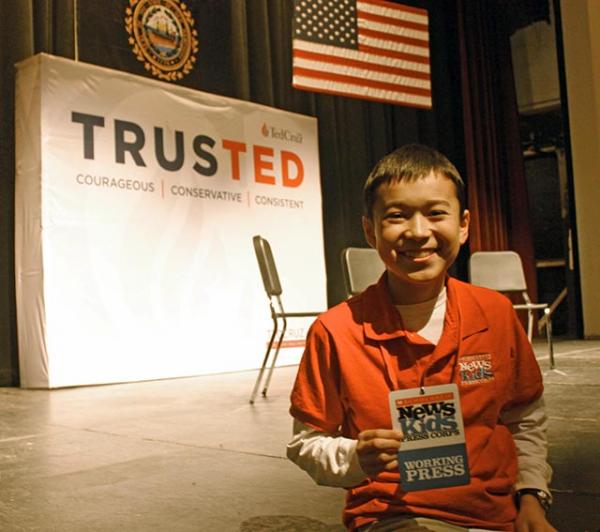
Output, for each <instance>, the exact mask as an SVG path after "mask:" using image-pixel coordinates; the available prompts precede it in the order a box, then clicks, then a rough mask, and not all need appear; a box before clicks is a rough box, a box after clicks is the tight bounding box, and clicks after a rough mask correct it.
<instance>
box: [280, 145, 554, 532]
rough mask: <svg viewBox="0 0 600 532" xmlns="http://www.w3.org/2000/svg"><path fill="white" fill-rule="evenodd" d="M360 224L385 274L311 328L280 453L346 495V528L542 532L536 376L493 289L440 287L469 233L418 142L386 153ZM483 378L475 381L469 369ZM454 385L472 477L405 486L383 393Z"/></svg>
mask: <svg viewBox="0 0 600 532" xmlns="http://www.w3.org/2000/svg"><path fill="white" fill-rule="evenodd" d="M364 203H365V215H364V217H363V228H364V232H365V236H366V238H367V241H368V243H369V244H370V245H371V246H372V247H373V248H375V249H376V250H377V252H378V254H379V256H380V257H381V259H382V260H383V262H384V264H385V267H386V272H385V273H384V275H383V276H382V277H381V279H380V280H379V282H378V283H377V284H376V285H373V286H371V287H369V288H368V289H367V290H365V291H364V292H363V293H362V294H360V295H358V296H356V297H354V298H351V299H350V300H348V301H346V302H343V303H341V304H340V305H337V306H336V307H333V308H332V309H330V310H329V311H327V312H325V313H324V314H322V315H321V316H319V318H318V319H317V320H316V321H315V323H314V324H313V325H312V327H311V329H310V331H309V334H308V337H307V342H306V349H305V352H304V355H303V357H302V361H301V363H300V367H299V370H298V375H297V378H296V382H295V385H294V389H293V391H292V395H291V408H290V413H291V414H292V416H293V418H294V437H293V439H292V441H291V442H290V443H289V444H288V448H287V452H288V457H289V458H290V459H291V460H293V461H294V462H295V463H296V464H298V465H299V466H300V467H301V468H302V469H304V470H305V471H307V472H308V473H309V474H310V475H311V476H312V477H313V478H314V479H315V481H316V482H317V483H319V484H323V485H330V486H339V487H344V488H347V490H348V492H347V497H346V506H345V509H344V523H345V524H346V526H347V527H348V529H349V530H359V531H366V530H368V531H373V532H375V531H393V530H433V531H452V530H455V531H461V530H462V531H464V530H471V531H475V530H504V531H513V530H516V531H517V532H550V531H554V529H553V528H552V527H551V525H550V524H549V523H548V522H547V520H546V518H545V507H546V506H547V503H548V502H549V501H550V496H549V490H548V481H549V479H550V475H551V470H550V467H549V466H548V464H547V462H546V454H547V450H546V447H547V445H546V438H545V429H546V417H545V413H544V408H543V401H542V392H543V385H542V378H541V374H540V370H539V367H538V364H537V362H536V360H535V357H534V354H533V351H532V349H531V346H530V344H529V342H528V340H527V337H526V335H525V333H524V331H523V330H522V327H521V325H520V323H519V322H518V319H517V318H516V316H515V313H514V311H513V309H512V305H511V303H510V302H509V301H508V300H507V299H506V298H505V297H504V296H501V295H500V294H498V293H496V292H493V291H491V290H487V289H484V288H480V287H474V286H471V285H468V284H466V283H462V282H460V281H458V280H456V279H453V278H450V277H449V276H448V275H447V271H448V269H449V268H450V266H451V265H452V263H453V262H454V261H455V260H456V257H457V255H458V252H459V249H460V246H461V245H462V244H464V243H465V242H466V240H467V237H468V231H469V212H468V211H467V210H466V209H465V206H464V184H463V182H462V179H461V177H460V175H459V173H458V171H457V170H456V168H455V167H454V166H453V165H452V164H451V163H450V162H449V161H448V160H447V159H446V158H445V157H444V156H443V155H442V154H440V153H439V152H437V151H435V150H433V149H431V148H428V147H426V146H421V145H417V144H411V145H407V146H404V147H402V148H400V149H398V150H396V151H394V152H392V153H391V154H389V155H387V156H386V157H384V158H383V159H382V160H381V161H380V162H379V163H378V164H377V165H376V166H375V168H374V169H373V171H372V172H371V174H370V175H369V177H368V178H367V181H366V183H365V187H364ZM478 364H479V365H481V366H482V367H484V368H485V372H479V373H474V372H473V371H472V370H471V368H472V367H474V366H477V365H478ZM448 384H452V385H453V386H456V389H457V390H458V396H459V401H460V409H461V413H462V419H463V420H464V436H465V444H466V455H467V459H468V460H467V462H468V464H469V474H470V481H469V482H468V484H465V485H454V486H451V487H437V488H435V489H424V490H418V491H405V489H404V487H403V485H402V484H401V483H400V478H399V476H400V475H399V471H398V466H399V464H398V460H399V456H400V455H399V454H398V450H399V449H402V445H403V443H402V441H403V438H404V435H403V434H402V432H400V431H397V430H393V429H392V419H391V414H390V408H389V403H388V396H389V394H390V392H394V391H395V390H404V391H408V392H409V393H411V391H413V390H414V392H415V394H417V393H418V392H419V390H421V391H424V390H427V389H435V388H432V387H435V386H441V385H448Z"/></svg>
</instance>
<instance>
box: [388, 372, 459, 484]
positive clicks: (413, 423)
mask: <svg viewBox="0 0 600 532" xmlns="http://www.w3.org/2000/svg"><path fill="white" fill-rule="evenodd" d="M390 412H391V413H392V425H393V427H394V429H397V430H401V431H402V433H403V434H404V440H403V441H402V445H401V446H400V449H399V450H398V468H399V469H400V480H401V482H402V488H403V489H404V491H420V490H428V489H433V488H448V487H451V486H462V485H464V484H468V483H469V482H470V474H469V464H468V461H467V449H466V446H465V429H464V425H463V419H462V411H461V408H460V397H459V395H458V387H457V386H456V384H444V385H441V386H427V387H425V388H411V389H409V390H397V391H394V392H390Z"/></svg>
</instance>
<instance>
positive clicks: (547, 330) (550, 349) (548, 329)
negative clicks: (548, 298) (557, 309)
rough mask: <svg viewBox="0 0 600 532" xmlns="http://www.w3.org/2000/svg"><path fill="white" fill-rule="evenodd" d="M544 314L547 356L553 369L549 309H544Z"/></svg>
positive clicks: (552, 345)
mask: <svg viewBox="0 0 600 532" xmlns="http://www.w3.org/2000/svg"><path fill="white" fill-rule="evenodd" d="M544 316H545V317H546V340H547V342H548V356H549V358H550V369H554V367H555V364H554V344H553V343H552V319H551V317H550V309H549V308H545V309H544Z"/></svg>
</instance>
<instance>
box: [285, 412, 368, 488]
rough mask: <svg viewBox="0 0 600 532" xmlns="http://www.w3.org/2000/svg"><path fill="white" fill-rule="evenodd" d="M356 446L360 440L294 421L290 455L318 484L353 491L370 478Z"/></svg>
mask: <svg viewBox="0 0 600 532" xmlns="http://www.w3.org/2000/svg"><path fill="white" fill-rule="evenodd" d="M356 445H357V441H356V440H352V439H350V438H344V437H342V436H334V435H331V434H327V433H325V432H321V431H318V430H316V429H313V428H311V427H309V426H307V425H305V424H304V423H302V422H301V421H298V420H297V419H294V435H293V437H292V440H291V441H290V443H289V444H288V445H287V456H288V458H289V459H290V460H291V461H292V462H294V463H295V464H296V465H298V466H299V467H300V468H301V469H303V470H304V471H306V472H307V473H308V474H309V475H310V476H311V477H312V478H313V480H314V481H315V482H316V483H317V484H320V485H322V486H332V487H338V488H351V487H354V486H356V485H358V484H360V483H361V482H363V481H364V480H365V479H366V478H367V475H365V473H364V472H363V470H362V469H361V467H360V463H359V461H358V454H357V453H356Z"/></svg>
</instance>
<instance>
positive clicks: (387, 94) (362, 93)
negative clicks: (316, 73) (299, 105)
mask: <svg viewBox="0 0 600 532" xmlns="http://www.w3.org/2000/svg"><path fill="white" fill-rule="evenodd" d="M293 85H294V87H296V88H303V89H313V90H317V91H324V92H331V93H335V94H342V95H344V94H345V95H352V96H358V97H364V98H367V99H369V98H373V99H379V100H384V101H387V102H396V103H409V104H413V105H417V106H419V107H431V98H430V97H428V96H419V95H416V94H407V93H403V92H398V91H391V90H381V89H373V88H371V87H365V86H364V85H362V86H359V85H350V84H348V83H340V82H337V81H329V80H321V79H318V80H315V79H312V78H306V77H304V76H298V75H295V76H294V77H293Z"/></svg>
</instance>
